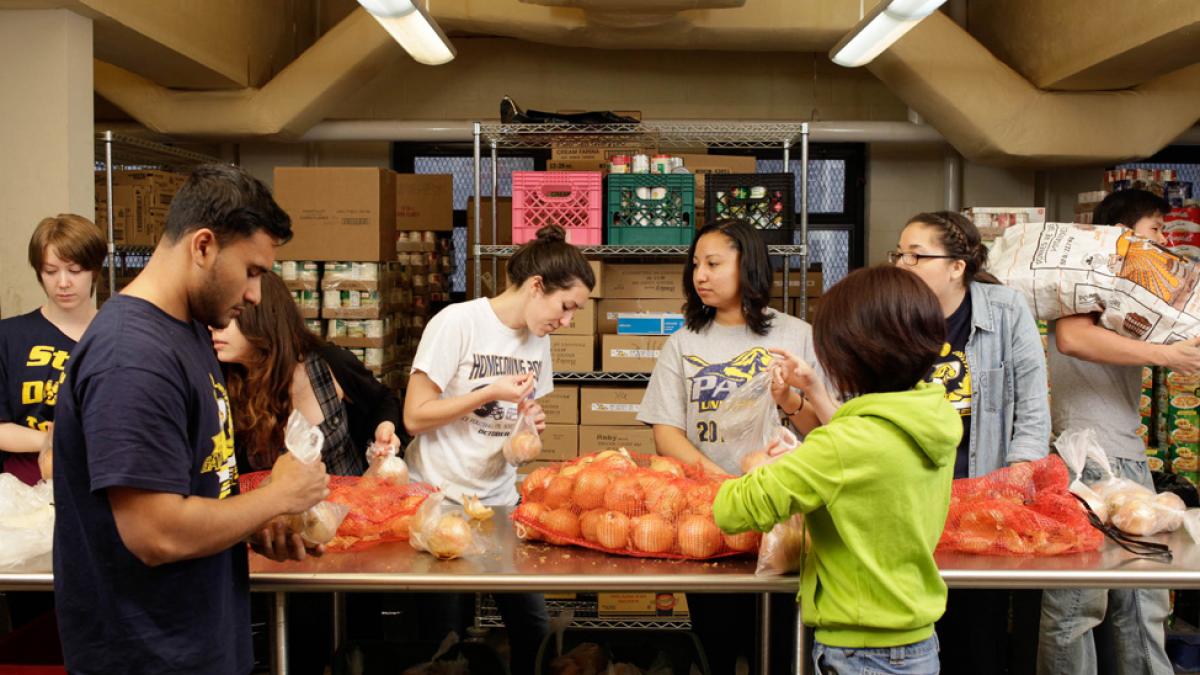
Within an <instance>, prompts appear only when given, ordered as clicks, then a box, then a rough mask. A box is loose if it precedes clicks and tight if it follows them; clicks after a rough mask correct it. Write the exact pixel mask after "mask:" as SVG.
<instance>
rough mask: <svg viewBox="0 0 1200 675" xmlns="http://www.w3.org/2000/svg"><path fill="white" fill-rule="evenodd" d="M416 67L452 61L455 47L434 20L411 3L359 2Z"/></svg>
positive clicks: (405, 0)
mask: <svg viewBox="0 0 1200 675" xmlns="http://www.w3.org/2000/svg"><path fill="white" fill-rule="evenodd" d="M358 4H360V5H362V6H363V9H365V10H367V12H368V13H369V14H370V15H371V16H373V17H375V20H376V21H378V22H379V25H381V26H383V27H384V28H385V29H386V30H387V32H388V33H389V34H391V36H392V37H393V38H395V40H396V42H399V43H400V46H401V47H404V51H406V52H408V55H409V56H411V57H413V60H414V61H416V62H417V63H424V64H425V65H427V66H439V65H441V64H443V63H449V62H450V61H451V60H453V59H454V56H455V53H456V52H455V51H454V46H453V45H451V44H450V41H449V40H447V39H446V34H445V33H443V32H442V29H441V28H439V27H438V25H437V22H436V21H434V20H433V17H431V16H429V14H427V13H426V12H425V10H423V9H421V8H420V7H418V6H417V5H416V4H415V3H413V2H412V0H358Z"/></svg>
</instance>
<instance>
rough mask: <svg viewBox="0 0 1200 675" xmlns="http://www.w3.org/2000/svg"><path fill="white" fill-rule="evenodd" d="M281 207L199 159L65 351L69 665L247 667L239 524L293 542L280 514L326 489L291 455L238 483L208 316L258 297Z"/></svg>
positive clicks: (57, 547) (62, 411)
mask: <svg viewBox="0 0 1200 675" xmlns="http://www.w3.org/2000/svg"><path fill="white" fill-rule="evenodd" d="M290 237H291V224H290V221H289V219H288V217H287V215H286V214H285V213H283V211H282V210H281V209H280V208H279V206H278V205H276V204H275V202H274V200H273V199H272V198H271V194H270V192H269V190H268V189H267V188H266V187H265V186H264V185H263V184H262V183H261V182H259V181H258V180H256V179H254V178H253V177H251V176H249V175H248V174H246V173H244V172H243V171H241V170H240V169H238V168H236V167H233V166H225V165H211V166H205V167H200V168H198V169H197V170H196V171H195V172H194V173H193V175H192V176H191V178H189V179H188V181H187V183H186V184H185V185H184V186H183V187H182V188H181V189H180V190H179V192H178V193H177V195H176V196H175V198H174V200H173V202H172V204H171V209H170V212H169V214H168V216H167V226H166V233H165V234H164V236H163V239H162V241H160V242H159V244H158V247H157V248H156V249H155V251H154V255H153V256H152V257H151V259H150V261H149V263H148V264H147V265H146V268H145V270H144V271H143V272H142V273H141V274H140V275H139V276H138V277H137V279H135V280H134V281H133V282H132V283H130V284H129V286H128V287H127V288H126V289H125V291H124V292H123V293H122V294H121V295H118V296H116V297H114V298H112V299H110V300H109V301H108V302H107V303H105V305H104V307H103V308H102V309H101V311H100V313H99V314H98V315H97V316H96V319H95V320H94V321H93V322H92V324H91V326H90V327H89V328H88V330H87V332H86V333H85V334H84V336H83V339H82V340H80V342H79V344H78V345H77V346H76V348H75V350H74V351H73V352H72V355H71V359H70V361H69V362H68V372H67V379H66V384H65V386H64V387H63V389H62V390H60V392H59V406H58V415H57V423H56V425H55V427H54V448H55V453H56V457H55V461H54V498H55V507H56V510H57V521H56V523H55V528H54V591H55V602H56V609H57V612H58V622H59V632H60V634H61V638H62V645H63V652H64V656H65V658H66V666H67V669H68V670H70V671H71V672H74V673H117V672H120V673H163V672H172V673H214V674H215V673H222V674H225V673H247V672H249V671H250V668H251V666H252V662H253V657H252V653H251V648H250V610H249V581H248V571H247V567H248V564H247V553H246V546H245V542H246V541H251V542H252V545H254V546H255V548H256V550H259V551H260V552H262V553H264V554H265V555H268V556H270V557H272V558H275V559H280V560H281V559H287V558H293V559H302V558H303V557H304V556H305V554H306V551H305V549H304V546H303V544H302V543H301V541H300V539H299V537H298V536H295V535H292V536H291V537H286V536H281V535H277V536H275V537H273V538H272V537H270V536H268V534H267V531H266V530H264V527H265V524H266V523H267V522H268V521H270V520H271V519H272V518H274V517H276V516H278V515H281V514H285V513H300V512H303V511H304V510H305V509H307V508H308V507H310V506H312V505H314V504H316V503H317V502H319V501H321V499H323V498H324V497H325V496H326V495H327V494H328V477H327V476H326V475H325V469H324V466H323V465H321V464H320V463H317V464H316V465H312V466H305V465H303V464H301V463H299V462H297V461H295V460H294V459H292V458H291V456H290V455H286V454H285V455H283V456H281V457H280V459H279V461H278V462H276V464H275V466H274V469H273V473H272V480H271V482H270V483H269V484H268V485H267V486H266V487H264V488H262V489H259V490H255V491H254V492H250V493H247V494H245V495H239V494H238V474H237V463H236V460H235V457H234V451H233V421H232V416H231V414H230V410H229V399H228V396H227V395H226V392H225V384H224V380H223V378H222V376H221V371H220V368H219V367H218V365H217V360H216V357H215V355H214V353H213V350H212V343H211V338H210V337H209V334H208V329H207V328H206V326H215V327H224V326H226V325H228V324H229V322H230V321H231V320H232V319H234V318H235V317H236V316H237V315H238V314H239V313H240V312H241V308H242V307H244V306H245V305H246V304H247V303H257V302H258V300H259V276H260V275H261V274H262V273H263V272H265V271H267V270H269V269H270V268H271V264H272V263H273V262H274V259H275V246H277V245H279V244H280V243H283V242H285V241H287V239H288V238H290Z"/></svg>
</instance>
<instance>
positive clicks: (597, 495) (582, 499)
mask: <svg viewBox="0 0 1200 675" xmlns="http://www.w3.org/2000/svg"><path fill="white" fill-rule="evenodd" d="M611 482H612V479H611V478H609V477H608V474H606V473H604V472H602V471H600V470H596V469H592V470H588V471H584V472H582V473H580V474H579V476H578V477H577V478H576V479H575V489H574V491H573V492H572V494H571V498H572V499H573V500H574V501H575V506H578V507H579V508H580V509H582V510H585V511H586V510H587V509H595V508H599V507H601V506H603V505H604V492H605V491H606V490H608V484H609V483H611Z"/></svg>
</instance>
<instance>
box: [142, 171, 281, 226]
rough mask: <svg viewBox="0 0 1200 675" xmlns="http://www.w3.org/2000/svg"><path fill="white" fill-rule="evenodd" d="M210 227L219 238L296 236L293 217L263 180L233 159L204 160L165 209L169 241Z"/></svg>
mask: <svg viewBox="0 0 1200 675" xmlns="http://www.w3.org/2000/svg"><path fill="white" fill-rule="evenodd" d="M201 228H208V229H210V230H212V231H213V233H214V234H216V236H217V241H218V242H222V243H223V242H226V241H229V240H236V239H240V238H244V237H250V236H253V235H254V233H255V232H258V231H259V230H264V231H266V233H267V234H269V235H271V238H272V239H274V240H275V241H276V242H277V243H280V244H284V243H287V241H288V240H289V239H291V238H292V220H291V218H289V217H288V214H287V213H285V212H284V211H283V209H281V208H279V205H278V204H276V203H275V199H274V198H272V197H271V190H270V189H269V188H268V187H267V186H266V185H263V183H262V181H260V180H258V179H257V178H255V177H254V176H251V175H250V174H248V173H246V172H245V171H244V170H242V169H240V168H238V167H236V166H233V165H232V164H204V165H202V166H198V167H196V169H195V170H194V171H192V175H191V176H190V177H189V178H188V179H187V182H186V183H184V184H183V187H181V188H179V192H177V193H175V197H174V198H173V199H172V200H171V208H170V210H169V211H168V212H167V226H166V232H165V233H164V235H163V236H165V237H166V238H167V239H168V240H169V241H172V242H178V241H179V240H180V238H182V237H183V236H184V235H187V234H188V233H190V232H195V231H196V230H199V229H201Z"/></svg>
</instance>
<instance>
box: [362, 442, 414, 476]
mask: <svg viewBox="0 0 1200 675" xmlns="http://www.w3.org/2000/svg"><path fill="white" fill-rule="evenodd" d="M363 476H366V477H368V478H379V479H380V480H386V481H389V482H392V483H397V484H399V485H403V484H405V483H407V482H408V465H407V464H405V463H404V460H403V459H401V458H400V457H399V456H397V455H396V448H395V446H391V445H387V444H383V443H375V442H372V443H371V444H370V445H368V446H367V470H366V472H364V473H363Z"/></svg>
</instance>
